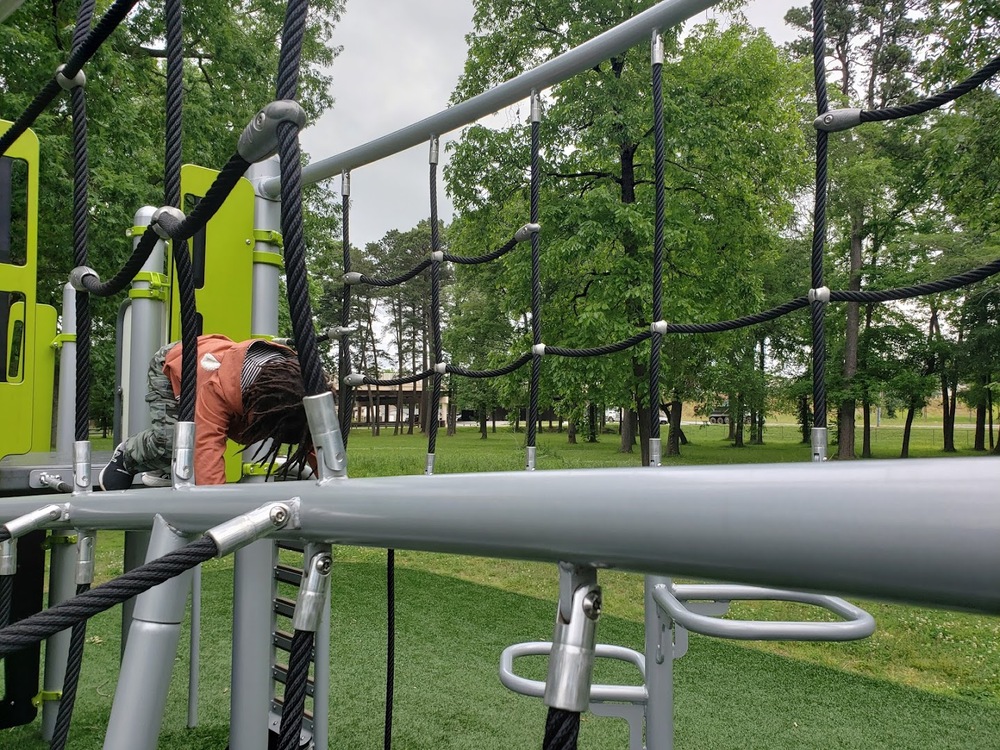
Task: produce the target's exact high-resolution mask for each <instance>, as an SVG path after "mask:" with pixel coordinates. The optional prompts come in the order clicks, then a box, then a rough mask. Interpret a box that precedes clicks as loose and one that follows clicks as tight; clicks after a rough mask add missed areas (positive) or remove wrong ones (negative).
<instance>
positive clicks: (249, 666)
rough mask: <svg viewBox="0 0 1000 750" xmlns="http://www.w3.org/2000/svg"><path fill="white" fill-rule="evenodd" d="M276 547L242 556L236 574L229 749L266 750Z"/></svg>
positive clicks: (262, 544) (253, 547) (267, 544)
mask: <svg viewBox="0 0 1000 750" xmlns="http://www.w3.org/2000/svg"><path fill="white" fill-rule="evenodd" d="M274 564H275V554H274V543H273V542H271V541H269V540H267V539H262V540H260V541H257V542H254V543H253V544H249V545H247V546H246V547H244V548H243V549H240V550H237V551H236V557H235V569H234V571H233V676H232V690H231V697H230V721H229V747H232V748H245V750H266V748H267V733H268V706H269V705H270V697H271V696H270V686H271V661H272V656H273V654H272V645H271V620H270V617H269V616H268V615H269V613H270V611H271V607H272V606H273V602H272V598H273V594H272V585H273V583H272V576H273V573H274Z"/></svg>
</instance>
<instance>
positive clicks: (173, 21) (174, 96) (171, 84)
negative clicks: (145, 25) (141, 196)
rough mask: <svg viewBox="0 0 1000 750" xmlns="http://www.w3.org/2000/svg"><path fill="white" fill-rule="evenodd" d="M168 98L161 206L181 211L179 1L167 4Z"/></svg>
mask: <svg viewBox="0 0 1000 750" xmlns="http://www.w3.org/2000/svg"><path fill="white" fill-rule="evenodd" d="M164 15H165V21H166V27H167V97H166V127H165V129H164V141H165V143H164V159H163V164H164V169H163V205H165V206H173V207H174V208H180V207H181V145H182V139H183V112H184V108H183V104H184V25H183V12H182V3H181V0H166V4H165V5H164Z"/></svg>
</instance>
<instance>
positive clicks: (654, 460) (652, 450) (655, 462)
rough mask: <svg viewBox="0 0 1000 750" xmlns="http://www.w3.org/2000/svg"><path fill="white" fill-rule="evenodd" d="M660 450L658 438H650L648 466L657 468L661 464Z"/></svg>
mask: <svg viewBox="0 0 1000 750" xmlns="http://www.w3.org/2000/svg"><path fill="white" fill-rule="evenodd" d="M662 457H663V453H662V448H661V445H660V438H650V439H649V465H650V467H652V468H654V469H655V468H657V467H658V466H660V465H661V463H662Z"/></svg>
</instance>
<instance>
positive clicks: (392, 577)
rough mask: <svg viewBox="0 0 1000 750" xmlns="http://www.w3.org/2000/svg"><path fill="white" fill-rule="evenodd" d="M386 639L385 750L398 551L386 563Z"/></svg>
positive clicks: (388, 733) (389, 723)
mask: <svg viewBox="0 0 1000 750" xmlns="http://www.w3.org/2000/svg"><path fill="white" fill-rule="evenodd" d="M385 597H386V638H385V724H384V727H385V730H384V733H383V737H382V747H383V750H390V748H391V747H392V697H393V693H394V692H395V690H394V689H393V688H394V685H395V681H396V550H394V549H389V550H387V555H386V561H385Z"/></svg>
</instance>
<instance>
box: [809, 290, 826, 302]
mask: <svg viewBox="0 0 1000 750" xmlns="http://www.w3.org/2000/svg"><path fill="white" fill-rule="evenodd" d="M809 301H810V302H822V303H823V304H824V305H825V304H828V303H829V302H830V287H828V286H821V287H820V288H819V289H810V290H809Z"/></svg>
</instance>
